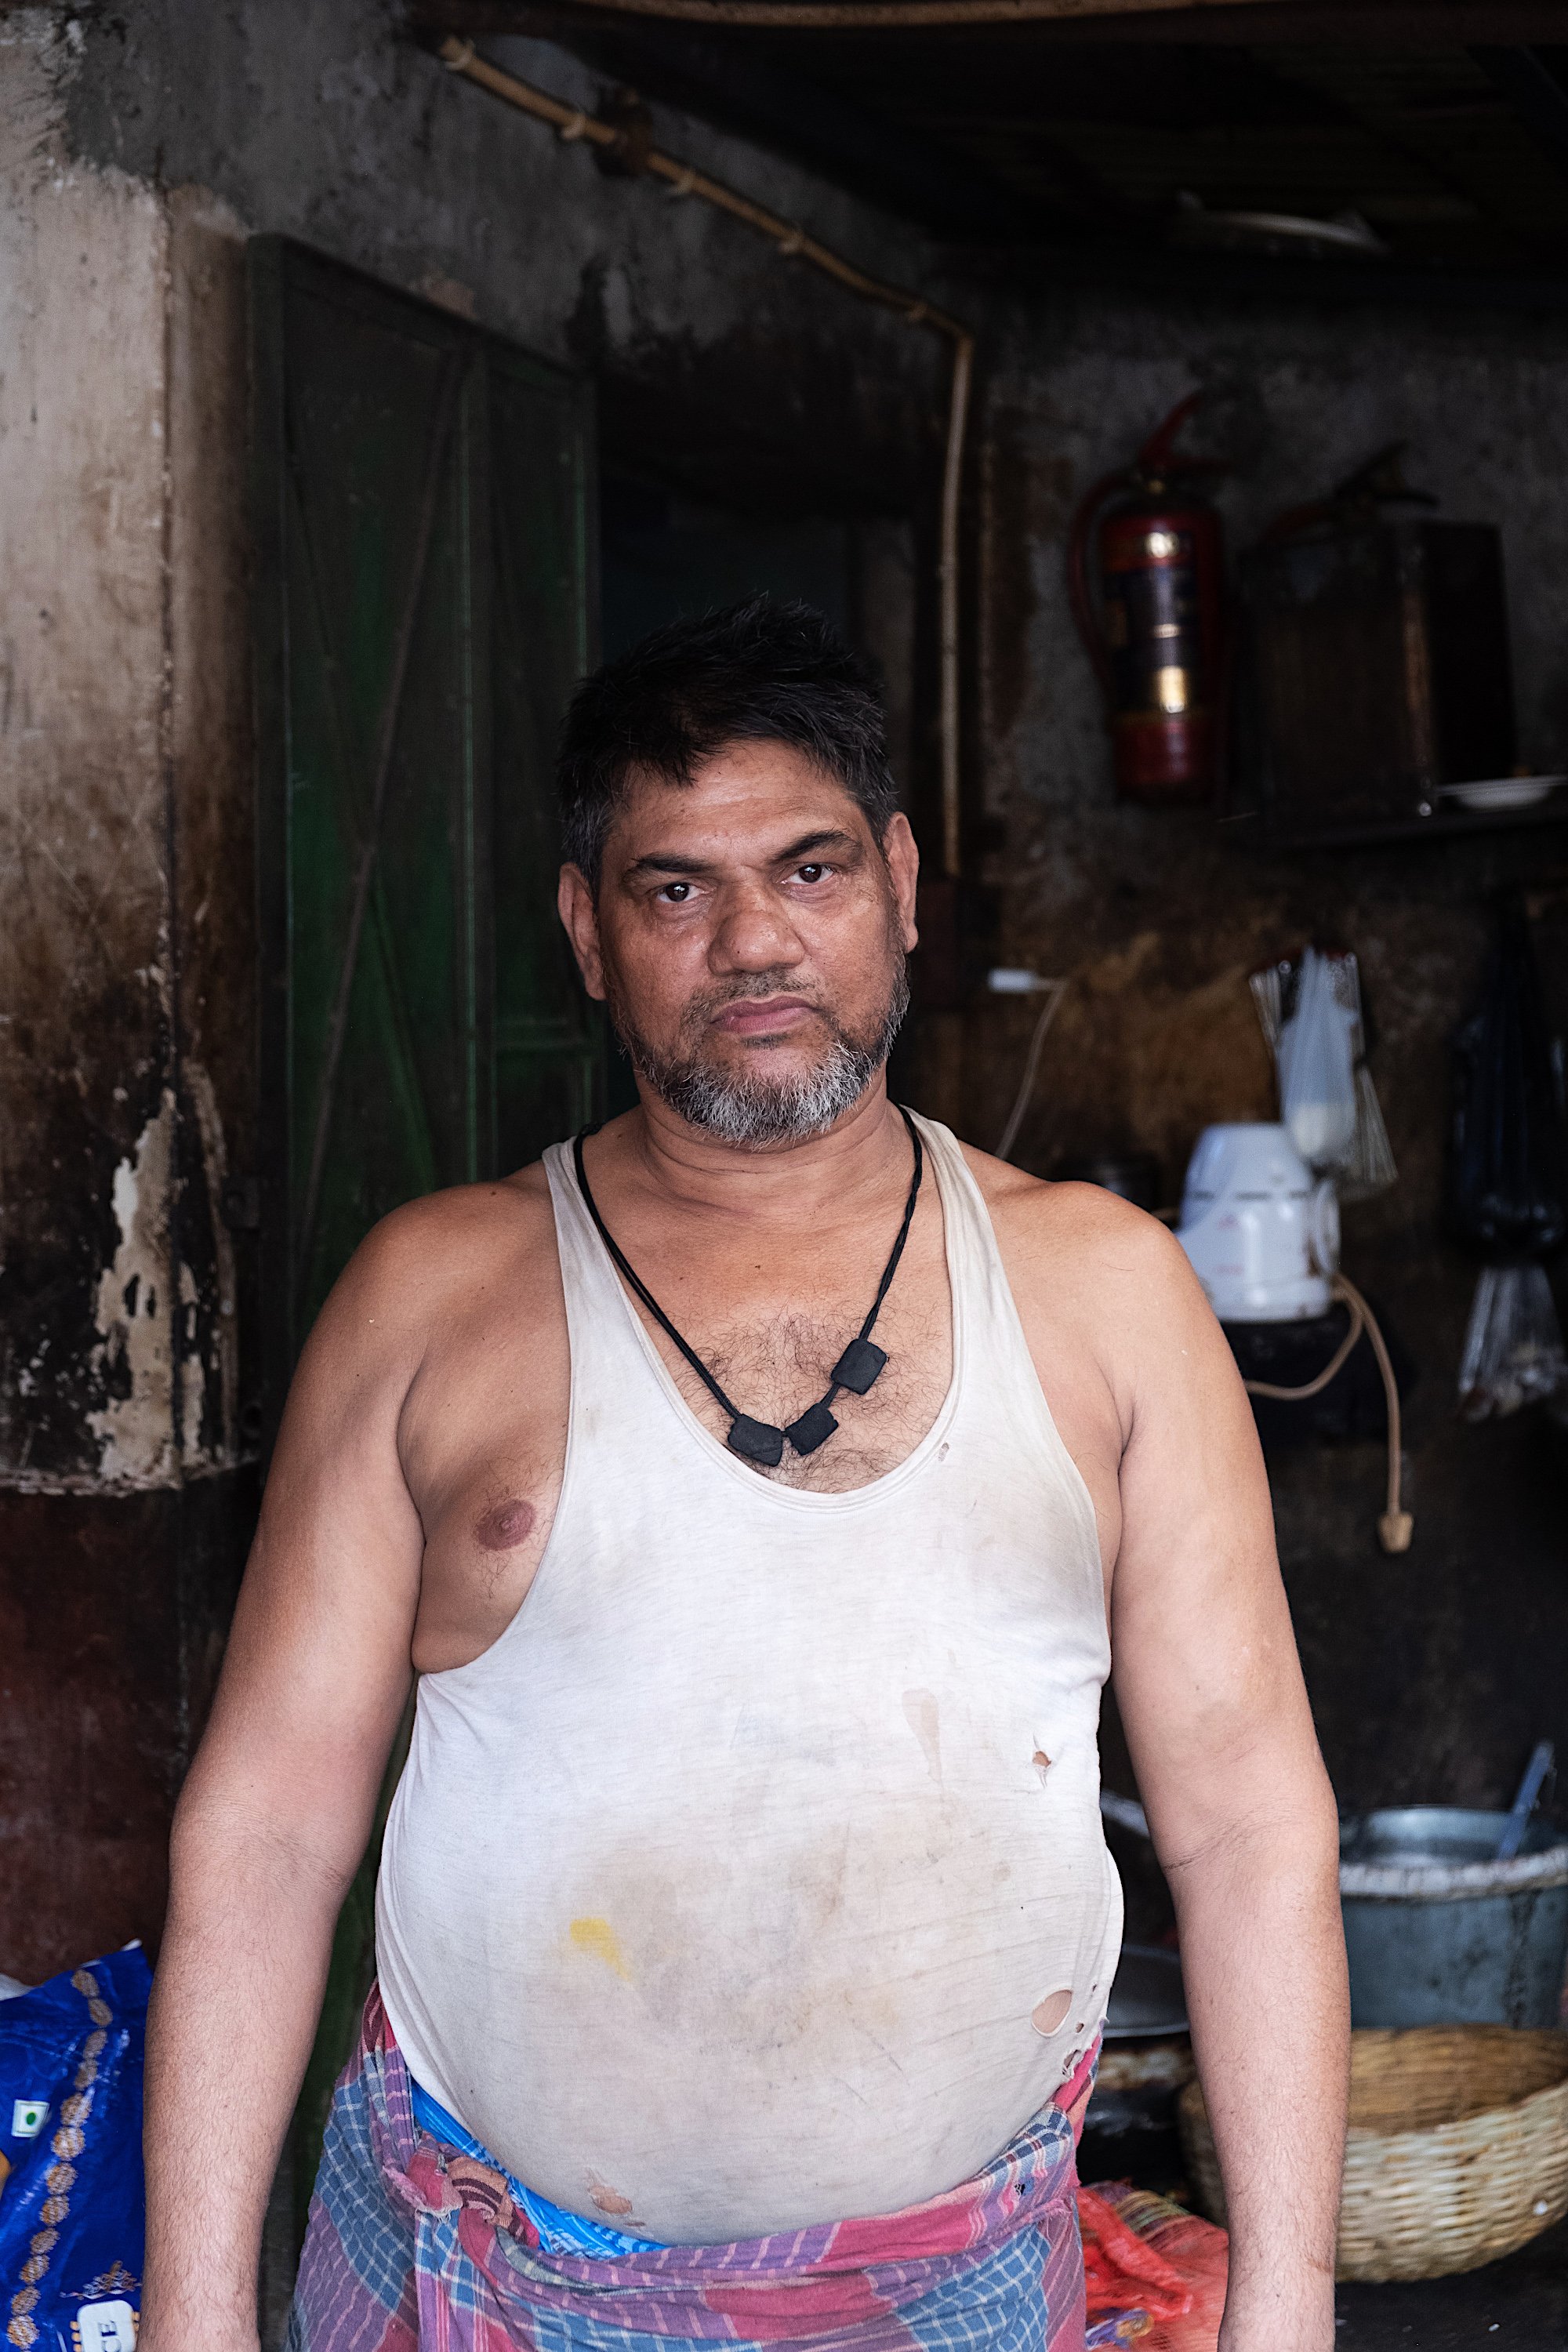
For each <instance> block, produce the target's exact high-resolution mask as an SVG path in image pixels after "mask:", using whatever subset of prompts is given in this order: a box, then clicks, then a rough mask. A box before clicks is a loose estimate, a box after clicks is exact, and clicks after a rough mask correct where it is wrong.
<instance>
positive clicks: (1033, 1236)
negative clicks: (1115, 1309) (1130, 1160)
mask: <svg viewBox="0 0 1568 2352" xmlns="http://www.w3.org/2000/svg"><path fill="white" fill-rule="evenodd" d="M962 1149H963V1157H964V1160H965V1162H966V1163H967V1165H968V1168H969V1171H970V1173H971V1174H972V1175H973V1178H974V1181H975V1182H976V1183H977V1184H978V1185H979V1187H980V1192H981V1197H982V1198H983V1199H984V1202H985V1205H986V1207H987V1209H988V1210H989V1211H990V1213H991V1221H992V1223H993V1224H994V1226H995V1227H996V1230H997V1235H998V1238H999V1239H1001V1240H1003V1242H1004V1245H1005V1246H1006V1245H1008V1244H1012V1245H1013V1246H1015V1247H1017V1248H1021V1249H1023V1250H1025V1251H1026V1252H1027V1253H1028V1254H1030V1255H1033V1254H1034V1253H1035V1252H1036V1251H1043V1252H1046V1253H1048V1254H1049V1255H1051V1256H1052V1257H1053V1258H1059V1257H1060V1256H1061V1255H1063V1254H1068V1255H1070V1256H1071V1257H1072V1258H1073V1259H1075V1260H1076V1261H1078V1262H1079V1264H1080V1265H1085V1266H1086V1267H1088V1268H1089V1269H1090V1270H1093V1271H1097V1272H1100V1273H1102V1274H1104V1275H1105V1276H1108V1277H1112V1278H1114V1277H1119V1276H1121V1275H1123V1274H1126V1275H1130V1276H1133V1277H1134V1278H1137V1279H1140V1280H1147V1279H1149V1278H1151V1277H1153V1278H1155V1279H1158V1277H1159V1275H1160V1272H1161V1270H1162V1269H1165V1270H1167V1271H1168V1273H1169V1275H1170V1276H1172V1277H1176V1276H1180V1275H1181V1274H1183V1273H1184V1271H1185V1269H1186V1265H1187V1261H1186V1256H1185V1254H1184V1251H1183V1250H1182V1248H1181V1246H1180V1244H1178V1243H1177V1242H1176V1241H1175V1239H1174V1238H1173V1235H1172V1234H1171V1233H1170V1232H1169V1231H1168V1229H1167V1228H1166V1227H1165V1226H1164V1225H1163V1224H1162V1223H1161V1222H1160V1220H1159V1218H1158V1217H1152V1216H1150V1215H1149V1213H1147V1211H1146V1210H1143V1209H1140V1208H1136V1207H1135V1206H1134V1205H1133V1203H1132V1202H1131V1201H1124V1200H1122V1199H1121V1196H1120V1194H1118V1193H1115V1192H1107V1191H1106V1189H1105V1187H1104V1186H1103V1185H1102V1184H1079V1183H1068V1182H1062V1183H1058V1182H1054V1181H1047V1179H1046V1178H1044V1177H1040V1176H1031V1175H1029V1174H1028V1172H1027V1171H1026V1170H1025V1169H1022V1168H1015V1167H1013V1166H1012V1165H1011V1164H1010V1163H1009V1162H1008V1161H1006V1160H996V1159H994V1158H993V1157H992V1155H991V1154H990V1153H989V1152H988V1151H981V1150H976V1148H975V1147H974V1145H973V1144H969V1143H966V1144H964V1145H963V1147H962Z"/></svg>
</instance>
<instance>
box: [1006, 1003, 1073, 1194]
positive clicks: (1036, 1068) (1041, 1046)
mask: <svg viewBox="0 0 1568 2352" xmlns="http://www.w3.org/2000/svg"><path fill="white" fill-rule="evenodd" d="M1040 986H1041V987H1042V988H1043V989H1047V990H1048V991H1049V994H1048V995H1047V998H1046V1001H1045V1003H1044V1004H1043V1005H1042V1006H1041V1007H1040V1016H1039V1019H1038V1020H1037V1022H1036V1024H1035V1034H1034V1035H1033V1036H1032V1037H1031V1038H1030V1040H1029V1050H1028V1053H1027V1055H1026V1056H1025V1060H1024V1075H1023V1076H1022V1077H1021V1078H1020V1079H1019V1081H1018V1091H1017V1093H1016V1096H1015V1097H1014V1098H1013V1108H1012V1109H1011V1110H1010V1111H1009V1112H1008V1114H1007V1124H1006V1126H1005V1128H1004V1129H1002V1140H1001V1141H1000V1143H998V1145H997V1146H996V1157H997V1159H998V1160H1006V1159H1009V1158H1010V1157H1011V1155H1012V1150H1013V1146H1014V1145H1015V1144H1016V1142H1017V1140H1018V1129H1020V1128H1021V1127H1022V1126H1023V1124H1024V1114H1025V1112H1026V1110H1027V1109H1028V1108H1029V1102H1030V1098H1031V1097H1032V1096H1033V1094H1034V1091H1035V1080H1036V1079H1037V1077H1038V1076H1039V1074H1040V1055H1042V1054H1043V1053H1044V1051H1045V1047H1046V1037H1047V1033H1048V1031H1049V1029H1050V1025H1051V1024H1052V1022H1053V1021H1054V1020H1055V1019H1056V1017H1057V1009H1058V1006H1059V1005H1060V1003H1061V1001H1062V998H1063V996H1064V995H1065V994H1066V992H1067V982H1066V981H1065V980H1043V981H1041V982H1040Z"/></svg>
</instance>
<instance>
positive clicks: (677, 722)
mask: <svg viewBox="0 0 1568 2352" xmlns="http://www.w3.org/2000/svg"><path fill="white" fill-rule="evenodd" d="M759 742H763V743H787V744H788V745H789V746H790V747H791V749H792V750H794V751H801V752H804V754H805V757H806V758H807V759H808V760H809V761H811V762H812V763H813V765H814V766H816V767H817V768H819V769H820V770H821V771H822V772H823V773H824V774H825V775H828V776H832V777H833V778H835V779H836V781H837V782H839V783H841V784H842V785H843V787H844V789H845V791H846V792H847V793H848V794H849V796H850V798H851V799H852V800H854V801H857V802H858V803H859V805H860V807H861V808H863V809H864V810H865V812H866V814H867V816H868V819H869V820H870V824H871V829H872V831H873V832H874V833H875V835H876V836H877V839H878V840H879V841H880V840H881V838H882V836H883V835H884V834H885V833H886V832H887V829H888V825H889V820H890V819H891V818H892V816H893V814H894V813H895V812H896V810H897V808H898V805H899V795H898V789H897V787H896V786H895V784H894V782H893V779H892V777H891V775H890V774H889V769H888V742H887V725H886V721H885V719H884V717H883V713H882V701H881V697H880V695H879V693H878V690H877V688H876V685H875V683H874V681H873V679H872V677H871V674H870V672H869V670H868V668H867V667H866V666H865V664H864V663H863V662H861V661H860V660H858V658H857V656H855V655H854V654H852V653H851V652H850V650H849V647H848V646H847V645H846V644H845V642H844V640H843V638H842V637H841V636H840V635H838V632H837V629H835V628H834V626H833V625H832V624H831V622H829V621H827V620H826V619H824V617H823V615H822V614H820V613H818V612H815V611H814V610H813V609H812V607H811V606H810V605H809V604H779V603H775V601H774V600H773V597H771V596H752V597H751V598H750V599H749V600H748V601H747V602H746V603H745V604H731V605H730V606H729V607H728V609H727V610H725V611H724V612H721V613H705V614H702V615H701V616H700V618H698V619H692V620H683V621H672V622H671V623H670V624H669V625H668V627H665V628H662V629H656V630H655V632H654V634H653V635H652V636H649V637H645V638H644V639H643V640H642V643H641V644H640V645H637V646H633V647H632V649H631V651H630V653H626V654H622V655H621V656H619V657H618V658H617V659H616V660H615V661H612V662H606V663H605V666H604V667H603V668H602V669H599V670H595V673H594V675H593V677H587V678H584V681H583V683H582V685H581V686H580V687H579V688H577V691H576V693H575V694H574V696H573V698H572V701H571V703H570V705H569V707H568V709H567V712H566V719H565V724H564V725H563V729H562V732H561V751H560V757H559V760H558V761H557V763H556V772H555V773H556V785H557V789H558V791H559V793H560V796H561V814H562V834H563V840H562V846H563V851H564V853H565V856H567V857H568V858H569V859H570V861H571V862H572V864H573V865H574V866H577V867H578V868H579V869H580V870H581V872H582V873H583V875H584V877H585V878H586V880H587V882H588V885H589V887H590V888H592V889H594V890H595V891H596V890H597V889H598V887H599V868H600V864H601V860H602V858H603V855H604V847H605V835H606V834H607V833H608V831H609V829H610V825H611V824H612V822H613V820H614V818H615V815H616V810H617V809H618V808H619V807H620V805H621V803H623V802H624V801H625V799H626V794H627V793H628V792H629V790H630V789H631V787H632V785H633V784H634V783H635V782H636V781H637V778H638V776H639V775H647V776H652V777H657V778H658V780H659V781H660V782H665V783H674V784H689V782H691V779H692V776H693V774H694V772H696V770H697V769H698V768H699V767H700V766H701V764H702V762H703V761H705V760H710V759H711V758H712V756H713V754H714V753H715V752H716V751H722V750H723V748H724V746H725V745H726V744H728V743H759Z"/></svg>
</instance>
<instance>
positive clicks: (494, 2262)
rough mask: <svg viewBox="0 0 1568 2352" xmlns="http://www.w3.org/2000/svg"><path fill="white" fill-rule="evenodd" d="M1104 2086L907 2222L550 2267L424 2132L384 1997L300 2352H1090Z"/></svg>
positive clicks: (480, 2179) (317, 2230)
mask: <svg viewBox="0 0 1568 2352" xmlns="http://www.w3.org/2000/svg"><path fill="white" fill-rule="evenodd" d="M1092 2075H1093V2066H1092V2060H1091V2059H1086V2060H1085V2061H1084V2062H1083V2063H1082V2065H1080V2067H1079V2070H1078V2072H1077V2074H1074V2076H1073V2077H1072V2079H1071V2081H1070V2082H1069V2083H1068V2084H1065V2085H1064V2086H1063V2089H1062V2091H1061V2092H1060V2094H1059V2095H1058V2100H1059V2104H1058V2103H1053V2104H1052V2105H1049V2106H1047V2107H1046V2108H1044V2109H1042V2111H1041V2112H1040V2114H1039V2115H1037V2116H1036V2117H1035V2119H1034V2121H1033V2122H1032V2123H1029V2124H1027V2125H1026V2126H1025V2127H1024V2129H1023V2130H1022V2131H1021V2132H1019V2133H1018V2134H1017V2135H1016V2137H1015V2138H1014V2139H1012V2140H1011V2141H1009V2143H1008V2145H1007V2146H1006V2147H1005V2148H1004V2149H1003V2151H1002V2153H1001V2155H1000V2156H998V2157H997V2158H995V2159H994V2162H992V2163H991V2164H988V2165H987V2166H986V2167H985V2168H984V2171H982V2172H978V2173H976V2174H975V2175H974V2176H973V2179H969V2180H965V2181H962V2182H961V2183H960V2184H959V2186H958V2187H957V2188H956V2189H948V2190H947V2191H945V2192H944V2194H942V2196H940V2197H932V2198H929V2199H927V2200H926V2201H925V2202H924V2203H923V2204H920V2205H912V2206H910V2207H909V2208H908V2209H907V2210H905V2211H903V2212H901V2213H884V2214H877V2215H873V2216H871V2217H869V2218H868V2219H865V2220H860V2221H826V2222H823V2223H821V2224H820V2225H818V2226H816V2227H815V2228H812V2229H808V2230H789V2231H780V2232H778V2233H776V2234H775V2235H773V2236H771V2237H766V2238H748V2239H742V2240H741V2241H739V2242H736V2243H734V2244H731V2245H725V2246H656V2247H651V2248H647V2249H645V2250H642V2251H640V2252H637V2253H634V2254H619V2255H616V2256H615V2257H614V2258H605V2257H603V2256H590V2255H584V2254H570V2253H554V2252H547V2251H546V2250H545V2248H544V2246H543V2245H542V2242H541V2239H540V2233H539V2231H538V2230H537V2228H536V2227H535V2226H534V2224H533V2222H532V2221H531V2220H530V2219H529V2217H528V2216H527V2214H526V2213H523V2212H521V2211H520V2210H519V2209H518V2208H517V2207H516V2206H515V2205H514V2204H513V2202H512V2199H511V2196H510V2191H509V2190H508V2188H507V2185H506V2182H505V2179H503V2177H502V2176H501V2174H500V2173H499V2172H498V2171H495V2170H493V2169H492V2168H490V2167H489V2166H487V2165H484V2164H481V2163H479V2162H478V2161H477V2160H476V2159H475V2158H472V2157H468V2156H464V2155H463V2154H461V2153H460V2151H458V2149H456V2148H454V2147H448V2146H446V2145H444V2144H443V2143H442V2142H441V2141H439V2140H437V2139H436V2138H433V2137H431V2136H430V2135H429V2134H428V2133H426V2132H423V2131H421V2130H419V2128H418V2127H417V2126H416V2124H415V2121H414V2111H413V2101H412V2093H411V2086H410V2081H409V2075H408V2070H407V2068H406V2066H405V2064H404V2063H403V2058H402V2055H401V2053H399V2051H398V2048H397V2045H396V2043H395V2041H394V2040H393V2037H392V2033H391V2031H390V2029H389V2027H388V2025H387V2022H386V2016H385V2012H384V2010H383V2008H382V2005H381V2000H380V1996H379V1994H378V1993H376V1992H375V1991H374V1990H373V1991H372V1993H371V1997H370V2000H368V2002H367V2003H366V2005H365V2013H364V2025H363V2032H362V2034H361V2037H360V2045H359V2048H358V2050H357V2051H356V2053H355V2054H354V2056H353V2059H352V2060H351V2061H350V2063H349V2065H348V2067H347V2069H346V2071H345V2072H344V2074H343V2076H342V2081H341V2082H340V2083H339V2084H338V2087H337V2092H336V2095H335V2096H334V2098H333V2101H332V2110H331V2119H330V2121H329V2123H328V2126H327V2134H326V2142H325V2146H324V2148H323V2151H322V2157H321V2172H320V2174H319V2175H318V2178H317V2182H316V2193H315V2196H314V2198H313V2200H312V2201H311V2206H310V2227H309V2230H308V2231H307V2233H306V2238H305V2251H304V2254H303V2257H302V2259H301V2261H300V2277H299V2284H298V2285H297V2287H296V2290H295V2296H294V2307H293V2312H292V2314H291V2316H290V2319H289V2336H288V2352H413V2347H415V2346H416V2345H422V2346H426V2347H433V2352H513V2347H517V2352H679V2347H683V2346H687V2347H698V2346H705V2345H710V2344H723V2345H737V2346H744V2347H755V2352H764V2347H765V2352H1083V2347H1084V2325H1085V2323H1084V2275H1083V2256H1082V2252H1081V2248H1080V2245H1079V2227H1078V2213H1077V2208H1076V2205H1075V2202H1074V2195H1075V2190H1076V2188H1077V2171H1076V2167H1075V2164H1074V2130H1075V2126H1077V2125H1078V2124H1079V2122H1080V2121H1081V2116H1082V2109H1083V2107H1084V2105H1086V2104H1087V2102H1088V2096H1089V2088H1090V2084H1091V2082H1092ZM1096 2332H1097V2333H1098V2331H1096Z"/></svg>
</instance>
